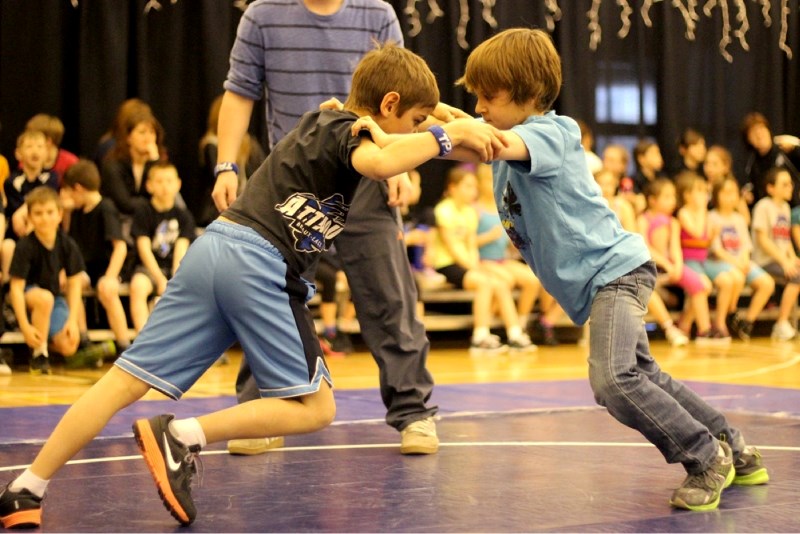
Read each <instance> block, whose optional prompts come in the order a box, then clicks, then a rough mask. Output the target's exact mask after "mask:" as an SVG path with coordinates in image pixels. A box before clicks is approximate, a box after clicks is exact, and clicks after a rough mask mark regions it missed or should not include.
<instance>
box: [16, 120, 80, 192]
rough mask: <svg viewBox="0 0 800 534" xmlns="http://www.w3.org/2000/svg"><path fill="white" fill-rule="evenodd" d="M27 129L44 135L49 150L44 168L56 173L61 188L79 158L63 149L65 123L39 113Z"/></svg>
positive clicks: (28, 124)
mask: <svg viewBox="0 0 800 534" xmlns="http://www.w3.org/2000/svg"><path fill="white" fill-rule="evenodd" d="M25 129H26V130H34V131H39V132H42V133H43V134H44V136H45V139H46V150H47V155H46V157H45V160H44V168H45V169H48V170H52V171H55V173H56V174H57V175H58V178H59V182H58V185H59V186H61V184H62V183H63V180H64V174H65V173H66V172H67V169H69V168H70V167H71V166H72V165H74V164H75V163H77V162H78V156H76V155H75V154H73V153H72V152H70V151H69V150H65V149H63V148H61V141H62V140H63V139H64V123H63V122H61V119H59V118H58V117H56V116H53V115H47V114H45V113H39V114H38V115H34V116H33V117H31V118H30V120H28V122H27V124H25Z"/></svg>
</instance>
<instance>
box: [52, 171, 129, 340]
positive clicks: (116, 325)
mask: <svg viewBox="0 0 800 534" xmlns="http://www.w3.org/2000/svg"><path fill="white" fill-rule="evenodd" d="M61 193H62V195H63V196H66V197H68V198H69V199H70V200H71V202H72V204H73V206H74V209H73V211H72V212H71V214H70V216H69V217H68V218H65V223H67V224H68V227H67V228H68V230H69V235H70V237H72V238H73V239H74V240H75V242H76V243H77V244H78V248H79V249H80V250H81V254H82V255H83V260H84V263H85V264H86V273H85V274H86V276H85V277H84V280H83V284H84V285H83V287H84V288H89V287H95V288H96V290H97V299H98V300H99V301H100V304H102V305H103V308H104V309H105V311H106V315H107V317H108V325H109V327H110V328H111V331H112V332H113V333H114V339H115V342H116V346H117V347H116V348H117V354H121V353H122V352H123V351H124V350H125V349H127V348H128V345H130V342H131V340H130V335H129V333H128V320H127V317H126V315H125V309H124V308H123V306H122V301H121V300H120V298H119V285H120V282H121V280H122V279H121V273H122V271H123V266H124V264H125V258H126V255H127V252H128V248H127V245H126V243H125V239H124V237H123V236H122V226H121V223H120V218H119V212H118V211H117V208H116V206H114V203H113V202H111V200H110V199H107V198H104V197H103V196H102V195H101V194H100V172H99V171H98V169H97V166H96V165H95V164H94V163H93V162H91V161H89V160H87V159H81V160H79V161H78V162H77V163H75V164H74V165H73V166H72V167H70V168H69V170H68V171H67V174H66V175H65V176H64V181H63V184H62V187H61ZM81 327H82V330H85V329H86V313H85V310H84V313H82V314H81Z"/></svg>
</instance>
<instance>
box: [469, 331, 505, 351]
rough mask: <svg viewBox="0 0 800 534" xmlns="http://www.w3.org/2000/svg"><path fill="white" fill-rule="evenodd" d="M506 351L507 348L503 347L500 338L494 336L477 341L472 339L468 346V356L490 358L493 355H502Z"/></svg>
mask: <svg viewBox="0 0 800 534" xmlns="http://www.w3.org/2000/svg"><path fill="white" fill-rule="evenodd" d="M507 351H508V346H507V345H504V344H503V343H502V342H501V341H500V338H499V337H497V336H495V335H494V334H489V335H488V336H486V337H484V338H481V339H479V340H477V341H476V340H475V339H473V340H472V342H471V343H470V345H469V354H470V356H491V355H493V354H502V353H504V352H507Z"/></svg>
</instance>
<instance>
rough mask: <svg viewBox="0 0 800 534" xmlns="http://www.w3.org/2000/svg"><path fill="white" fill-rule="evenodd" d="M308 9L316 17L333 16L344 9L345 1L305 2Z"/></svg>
mask: <svg viewBox="0 0 800 534" xmlns="http://www.w3.org/2000/svg"><path fill="white" fill-rule="evenodd" d="M303 4H305V6H306V9H308V10H309V11H311V12H312V13H314V14H315V15H323V16H324V15H333V14H334V13H336V12H337V11H339V10H340V9H341V8H342V4H344V0H303Z"/></svg>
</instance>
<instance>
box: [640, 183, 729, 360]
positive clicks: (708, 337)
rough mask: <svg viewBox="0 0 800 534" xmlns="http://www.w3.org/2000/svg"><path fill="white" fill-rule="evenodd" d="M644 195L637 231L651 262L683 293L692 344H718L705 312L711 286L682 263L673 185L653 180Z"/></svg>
mask: <svg viewBox="0 0 800 534" xmlns="http://www.w3.org/2000/svg"><path fill="white" fill-rule="evenodd" d="M647 191H648V193H647V204H648V209H647V210H646V211H645V212H644V213H643V214H642V215H641V216H640V217H639V230H640V232H641V234H642V235H643V236H644V237H645V240H646V241H647V246H648V248H649V249H650V254H651V256H652V258H653V261H654V262H655V263H656V266H658V268H659V270H660V271H662V272H664V273H666V274H667V279H668V282H669V283H670V284H675V285H678V286H680V287H681V288H682V289H683V290H684V291H685V292H686V293H687V295H688V297H689V304H690V309H691V310H692V312H693V313H694V320H695V321H696V323H697V337H696V338H695V342H696V343H697V344H698V345H706V344H709V343H712V342H714V341H716V340H719V339H720V338H722V337H723V336H722V335H721V334H720V333H719V332H717V331H712V329H711V319H710V317H709V312H708V294H709V293H710V292H711V283H710V282H708V281H707V280H706V281H704V280H703V277H701V276H700V275H698V274H697V273H696V272H694V271H693V270H691V269H689V268H688V267H686V266H685V265H684V262H683V253H682V251H681V240H680V224H678V220H677V219H676V218H675V217H673V216H672V214H673V213H674V212H675V205H676V194H675V184H673V183H672V181H671V180H669V179H668V178H657V179H656V180H654V181H653V183H651V184H650V185H649V186H648V189H647Z"/></svg>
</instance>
